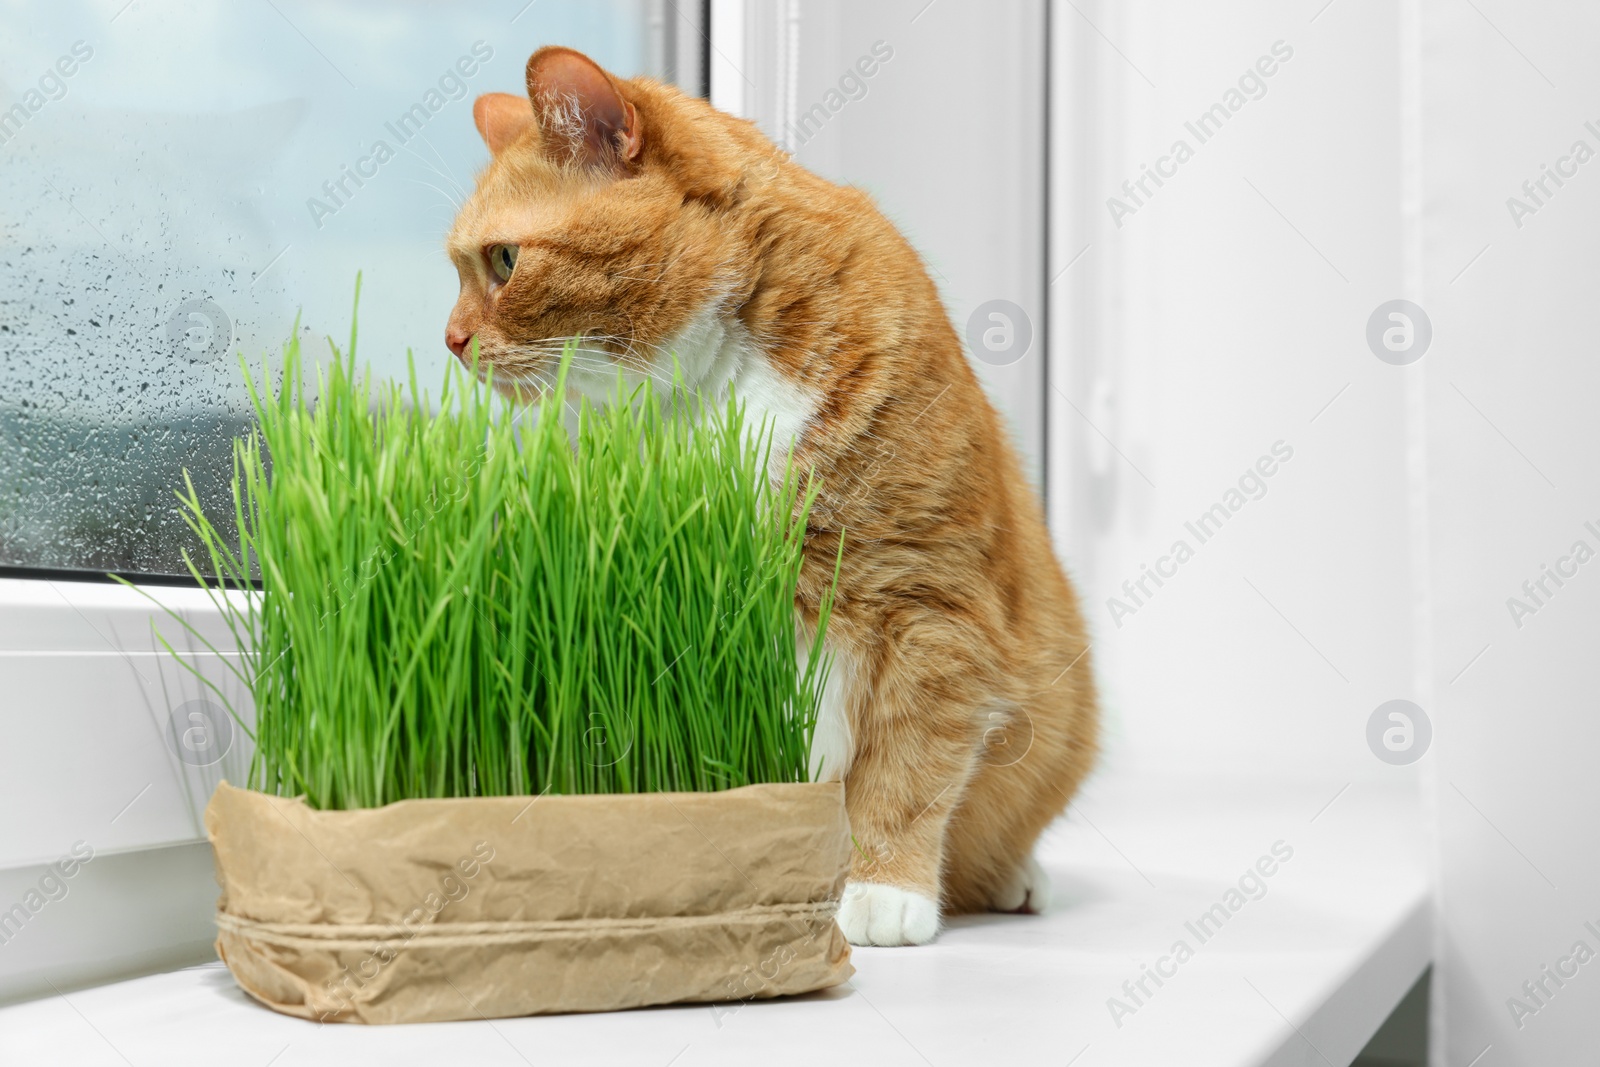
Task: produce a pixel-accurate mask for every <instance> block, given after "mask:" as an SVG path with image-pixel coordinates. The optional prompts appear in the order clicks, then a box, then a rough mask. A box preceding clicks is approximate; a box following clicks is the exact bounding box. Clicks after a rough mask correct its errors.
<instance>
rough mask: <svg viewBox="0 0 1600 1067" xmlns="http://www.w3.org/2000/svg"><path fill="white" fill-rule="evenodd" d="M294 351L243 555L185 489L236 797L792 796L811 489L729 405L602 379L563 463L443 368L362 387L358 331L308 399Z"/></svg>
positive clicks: (265, 427) (241, 525)
mask: <svg viewBox="0 0 1600 1067" xmlns="http://www.w3.org/2000/svg"><path fill="white" fill-rule="evenodd" d="M358 292H359V286H358ZM298 337H299V331H298V329H297V330H296V334H295V338H294V339H293V340H291V341H290V342H289V343H288V344H287V346H286V347H285V350H284V372H283V375H282V385H281V386H280V387H279V388H278V389H276V391H275V390H274V389H273V387H272V383H271V375H270V373H269V372H267V370H266V368H265V366H263V371H262V376H261V378H260V379H259V380H257V379H256V377H255V376H254V375H253V374H252V373H251V372H250V370H249V368H248V367H246V368H245V377H246V380H247V381H248V383H249V388H250V395H251V400H252V403H253V405H254V408H255V415H256V418H257V421H258V429H257V430H256V431H254V432H252V433H251V435H250V436H248V437H247V438H243V439H240V440H238V441H236V442H235V449H234V477H233V502H234V503H233V506H234V510H235V512H236V514H235V515H234V516H233V518H234V520H235V522H236V525H237V530H238V534H237V544H233V543H230V542H228V541H226V540H225V539H224V537H222V536H221V535H219V533H218V526H217V525H215V524H214V523H213V521H212V518H211V517H208V516H207V515H206V514H205V512H204V511H203V509H202V507H201V504H200V500H199V497H198V496H197V494H196V493H195V489H194V486H193V484H192V482H189V481H188V476H187V473H186V474H185V482H186V485H187V488H186V490H185V491H184V492H182V493H180V494H179V499H180V500H181V502H182V507H183V510H184V513H185V517H186V520H187V521H188V523H189V525H190V527H191V528H192V529H193V530H194V531H195V533H196V535H197V536H198V537H199V538H200V540H201V543H202V544H203V546H204V549H205V552H206V554H207V556H208V557H209V560H208V561H209V563H210V566H211V568H212V570H213V572H214V573H215V574H216V575H218V576H219V578H218V579H216V580H212V581H209V582H208V580H207V579H206V578H205V577H204V576H203V574H202V571H201V568H199V567H198V566H196V562H195V560H193V559H191V558H189V557H188V555H187V554H186V555H185V563H186V565H187V566H188V568H189V571H190V573H191V574H192V575H193V576H194V578H195V579H196V581H198V582H200V584H201V585H202V586H205V587H206V588H207V590H208V592H210V593H211V594H212V600H213V602H214V603H215V604H216V605H217V606H218V608H219V609H220V610H221V611H222V613H223V615H224V618H225V619H226V620H227V622H228V625H229V627H230V629H231V630H232V631H233V635H234V637H235V639H236V640H237V642H238V646H239V648H240V649H241V650H243V651H242V656H241V657H240V658H239V660H238V663H237V667H236V673H237V675H238V677H239V679H240V681H241V682H242V683H243V685H244V686H245V687H246V688H247V689H248V691H249V692H250V694H251V696H252V697H253V700H254V705H255V715H254V727H253V730H252V731H250V732H251V736H252V738H253V740H254V742H255V752H254V756H253V760H252V763H251V767H250V779H249V785H250V786H251V787H252V788H255V789H260V790H263V791H265V792H268V793H275V794H281V795H289V796H293V795H300V796H304V797H305V799H306V801H307V802H308V803H309V804H311V805H312V806H313V807H317V808H353V807H373V806H377V805H381V804H386V803H389V802H391V801H395V800H401V799H407V798H417V797H462V796H501V795H527V794H534V795H536V794H541V793H546V792H549V793H632V792H654V791H661V790H699V791H704V790H718V789H727V788H732V787H735V786H741V785H746V784H751V783H756V782H797V781H805V780H806V777H807V760H808V756H809V749H810V739H811V733H812V728H813V726H814V723H815V716H816V706H817V700H818V696H819V693H820V691H821V687H822V683H823V678H824V674H825V671H826V666H825V665H824V664H823V663H822V657H821V656H820V655H812V656H807V655H806V649H804V648H798V649H797V647H796V638H795V624H796V608H795V603H794V599H795V586H796V581H797V578H798V574H799V570H800V565H801V538H802V536H803V534H804V530H805V519H806V515H807V513H808V512H809V509H810V506H811V503H812V500H813V499H814V496H815V489H814V488H811V489H809V490H802V488H801V485H802V483H803V482H809V479H802V478H800V477H799V474H798V472H797V471H795V470H794V469H793V467H792V465H791V466H788V467H786V468H785V471H784V474H783V477H782V480H781V483H779V484H774V482H773V481H772V480H771V478H770V477H769V475H768V471H769V465H768V458H769V455H770V449H771V447H772V444H773V442H772V441H771V438H770V433H769V432H768V431H767V430H766V429H765V428H758V427H747V426H746V424H745V420H744V417H743V413H742V409H741V407H740V406H739V405H738V404H737V402H736V401H735V400H733V399H730V400H728V402H727V403H726V405H710V404H705V403H703V402H701V401H699V400H697V399H690V398H686V397H685V396H684V394H682V393H681V392H677V391H674V392H673V393H672V395H670V396H668V397H665V398H663V397H661V396H658V395H657V394H656V392H655V391H653V390H652V389H650V388H649V387H648V386H647V387H643V388H641V389H640V390H638V391H637V392H634V393H631V394H627V395H624V394H623V393H622V391H621V390H622V386H621V384H620V382H619V385H618V390H619V392H618V396H617V399H616V401H614V402H613V403H610V404H607V405H605V406H602V407H598V408H596V407H594V406H591V405H589V404H588V403H587V402H583V403H582V405H581V407H580V409H579V411H578V430H577V439H576V442H573V440H572V439H571V438H570V437H569V434H568V431H567V429H566V428H565V426H564V425H563V422H562V420H561V419H560V418H557V417H540V415H539V412H538V411H537V410H535V409H525V410H521V411H519V410H517V409H515V408H513V407H512V406H511V405H510V403H509V402H507V401H504V400H502V399H501V398H499V397H498V396H496V395H495V394H493V393H492V392H491V391H490V390H489V389H487V388H486V387H485V386H484V385H482V384H480V383H479V382H478V381H477V380H476V379H475V378H474V377H473V376H471V375H469V374H467V373H465V372H464V371H462V370H461V369H460V368H457V367H455V366H454V365H453V364H452V366H451V368H450V370H449V371H447V372H446V375H445V378H444V383H443V390H442V395H441V397H440V400H439V402H438V403H437V404H434V403H433V402H432V400H431V398H430V397H429V396H428V394H426V393H424V392H422V391H419V390H418V388H417V384H416V371H415V366H414V365H413V366H412V369H411V374H410V380H409V385H408V388H402V387H401V386H399V385H398V384H395V383H385V384H380V385H376V386H375V385H373V384H372V382H371V379H370V376H368V375H366V374H359V375H358V373H357V371H356V363H355V349H356V331H355V328H354V326H353V325H352V328H351V336H350V345H349V348H348V350H347V352H346V353H344V354H341V353H340V352H339V351H338V350H337V348H335V349H334V353H333V360H332V362H331V363H330V364H329V365H328V366H326V367H325V368H319V369H318V370H317V371H316V374H315V388H314V390H313V389H310V388H308V386H307V381H306V372H305V366H304V362H303V361H302V358H301V353H300V348H299V341H298ZM569 355H570V354H569ZM566 363H567V361H566V360H564V361H563V369H562V384H561V385H558V386H557V391H556V393H555V395H556V396H561V395H564V379H565V375H566ZM552 407H553V405H552ZM435 409H437V410H436V411H435ZM551 415H552V416H553V415H554V412H553V410H552V412H551ZM269 457H270V458H269ZM255 574H259V587H253V584H252V582H251V581H249V579H250V578H251V577H252V575H255ZM229 591H231V592H229ZM828 606H829V605H828V604H827V603H825V604H824V605H823V614H822V627H819V633H818V635H817V638H816V644H815V645H814V646H813V647H814V649H818V650H819V649H820V647H821V646H820V642H821V639H822V632H821V631H822V630H824V629H825V627H826V622H827V609H828ZM174 617H176V616H174ZM180 621H181V620H180ZM190 632H191V633H194V631H193V630H192V629H191V631H190ZM194 636H196V637H200V635H199V634H194ZM163 644H166V642H165V640H164V639H163ZM166 647H167V649H168V651H169V652H170V651H172V648H171V646H170V645H167V646H166ZM207 647H209V646H207ZM173 654H174V655H177V653H176V652H174V653H173ZM179 658H180V660H182V659H183V657H181V656H180V657H179ZM183 662H184V663H185V665H186V666H188V667H189V668H190V669H191V670H192V671H194V673H195V674H196V675H197V677H201V678H202V681H206V679H204V677H203V676H202V675H200V672H199V671H198V670H197V669H195V667H194V665H193V664H191V663H189V662H188V661H187V660H183ZM223 662H229V661H228V660H226V659H225V660H224V661H223ZM206 684H207V685H210V686H211V688H212V689H213V691H215V692H216V693H217V695H218V696H219V697H220V698H222V699H224V700H226V699H227V697H226V694H225V693H224V692H222V690H221V689H220V688H219V687H217V686H215V685H212V684H211V683H210V682H209V681H206ZM230 710H233V709H232V708H231V705H230Z"/></svg>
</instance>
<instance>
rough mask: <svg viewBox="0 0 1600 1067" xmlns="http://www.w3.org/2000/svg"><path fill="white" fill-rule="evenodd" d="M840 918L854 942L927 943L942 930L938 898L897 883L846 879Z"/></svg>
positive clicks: (865, 943) (845, 930)
mask: <svg viewBox="0 0 1600 1067" xmlns="http://www.w3.org/2000/svg"><path fill="white" fill-rule="evenodd" d="M838 920H839V929H841V930H843V931H844V936H845V937H846V939H848V940H849V942H850V943H851V944H852V945H926V944H927V943H928V942H929V941H932V940H933V938H934V935H935V934H937V933H938V932H939V902H938V901H936V900H933V899H931V898H929V897H925V896H923V895H922V894H921V893H918V892H915V891H913V890H910V889H901V888H899V887H897V886H892V885H878V884H877V883H875V882H847V883H845V887H844V899H843V900H842V901H840V902H839V915H838Z"/></svg>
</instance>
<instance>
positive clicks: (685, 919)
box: [205, 782, 854, 1023]
mask: <svg viewBox="0 0 1600 1067" xmlns="http://www.w3.org/2000/svg"><path fill="white" fill-rule="evenodd" d="M205 818H206V831H207V833H208V834H209V836H210V838H211V844H212V846H213V848H214V849H215V853H216V862H217V881H218V882H219V883H220V884H221V886H222V896H221V898H220V900H219V902H218V905H217V927H218V936H217V952H218V954H219V955H220V956H221V957H222V959H223V960H224V961H225V962H226V963H227V965H228V968H229V969H230V970H231V971H232V972H233V975H234V977H235V978H236V979H237V980H238V982H239V985H240V986H241V987H242V988H243V989H244V990H245V992H247V993H249V994H250V995H251V996H253V997H255V998H256V999H257V1000H259V1001H261V1002H262V1003H263V1004H266V1005H267V1006H268V1007H270V1008H274V1009H276V1010H278V1011H281V1012H285V1013H287V1014H290V1015H298V1016H301V1017H302V1018H307V1019H317V1020H324V1021H351V1022H365V1023H399V1022H426V1021H438V1020H446V1019H479V1018H497V1017H506V1016H517V1015H531V1014H540V1013H546V1012H565V1011H610V1010H614V1009H617V1008H632V1007H639V1006H642V1005H646V1004H667V1003H673V1002H677V1001H726V1000H743V999H746V998H751V997H772V996H779V995H782V994H787V993H805V992H810V991H812V990H816V989H824V988H827V987H829V986H833V985H837V984H839V983H840V982H843V981H844V980H845V979H847V978H849V977H850V975H851V974H852V973H854V968H853V967H852V966H851V965H850V948H849V945H848V944H846V942H845V940H844V936H843V935H842V934H841V933H840V931H839V928H838V926H837V925H836V924H835V923H834V920H833V915H834V911H835V910H836V908H837V905H838V900H839V897H840V894H841V892H842V891H843V888H844V880H845V875H846V873H847V871H848V869H849V860H850V830H849V824H848V822H847V821H846V818H845V808H844V792H843V787H842V786H841V785H840V784H839V783H837V782H825V783H814V784H779V785H753V786H746V787H744V788H741V789H732V790H728V791H726V792H721V793H642V794H632V795H610V796H540V797H474V798H463V799H452V800H405V801H401V802H399V803H396V804H390V805H388V806H387V807H382V808H369V809H362V810H353V811H316V810H313V809H311V808H309V807H307V806H306V805H305V804H304V803H302V802H301V801H299V800H294V799H289V798H285V797H273V796H268V795H266V794H263V793H258V792H254V791H251V790H245V789H236V788H234V787H232V786H230V785H228V784H227V783H226V782H224V783H222V784H221V785H220V786H218V788H217V791H216V793H215V794H214V795H213V796H212V798H211V802H210V804H208V805H207V807H206V816H205Z"/></svg>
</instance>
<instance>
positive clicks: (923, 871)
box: [838, 684, 976, 945]
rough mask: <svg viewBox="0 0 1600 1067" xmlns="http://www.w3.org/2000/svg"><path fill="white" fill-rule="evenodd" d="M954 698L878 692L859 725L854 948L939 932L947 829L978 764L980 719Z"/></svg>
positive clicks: (849, 788)
mask: <svg viewBox="0 0 1600 1067" xmlns="http://www.w3.org/2000/svg"><path fill="white" fill-rule="evenodd" d="M941 690H943V691H941ZM911 694H915V697H912V695H911ZM954 697H955V694H954V693H951V692H949V690H948V689H947V688H946V687H943V686H940V685H937V684H924V685H920V686H914V685H906V684H899V685H895V686H892V687H883V688H877V691H876V693H875V695H874V697H872V698H869V699H868V700H867V701H865V702H864V705H865V706H864V707H862V708H861V709H860V712H859V714H858V716H857V717H856V729H855V730H854V731H853V732H854V733H855V737H854V738H853V741H854V744H853V746H852V747H853V749H854V752H853V760H852V762H851V765H850V770H849V773H848V775H847V776H846V778H845V804H846V807H847V808H848V809H849V814H850V830H851V836H852V838H853V844H854V853H853V855H852V857H851V866H850V880H849V882H848V883H847V884H846V886H845V892H844V898H843V900H842V901H841V902H840V905H839V915H838V921H839V927H840V929H841V930H843V931H844V935H845V937H846V938H848V939H849V941H850V942H851V944H855V945H923V944H927V943H928V942H929V941H932V940H933V939H934V937H935V936H936V935H937V934H938V932H939V914H940V897H941V888H940V870H941V869H942V867H943V860H944V838H945V828H946V826H947V824H948V823H949V821H950V817H951V814H952V813H953V812H954V811H955V808H956V804H957V802H958V801H959V800H960V798H961V795H962V793H963V791H964V789H965V786H966V783H967V780H968V779H969V778H970V777H971V774H972V770H973V767H974V765H975V762H976V761H975V759H974V755H973V747H974V741H973V731H972V727H971V722H972V721H973V720H974V719H975V716H968V715H965V714H963V713H961V712H960V710H959V708H960V706H961V704H960V701H959V700H955V699H952V698H954Z"/></svg>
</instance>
